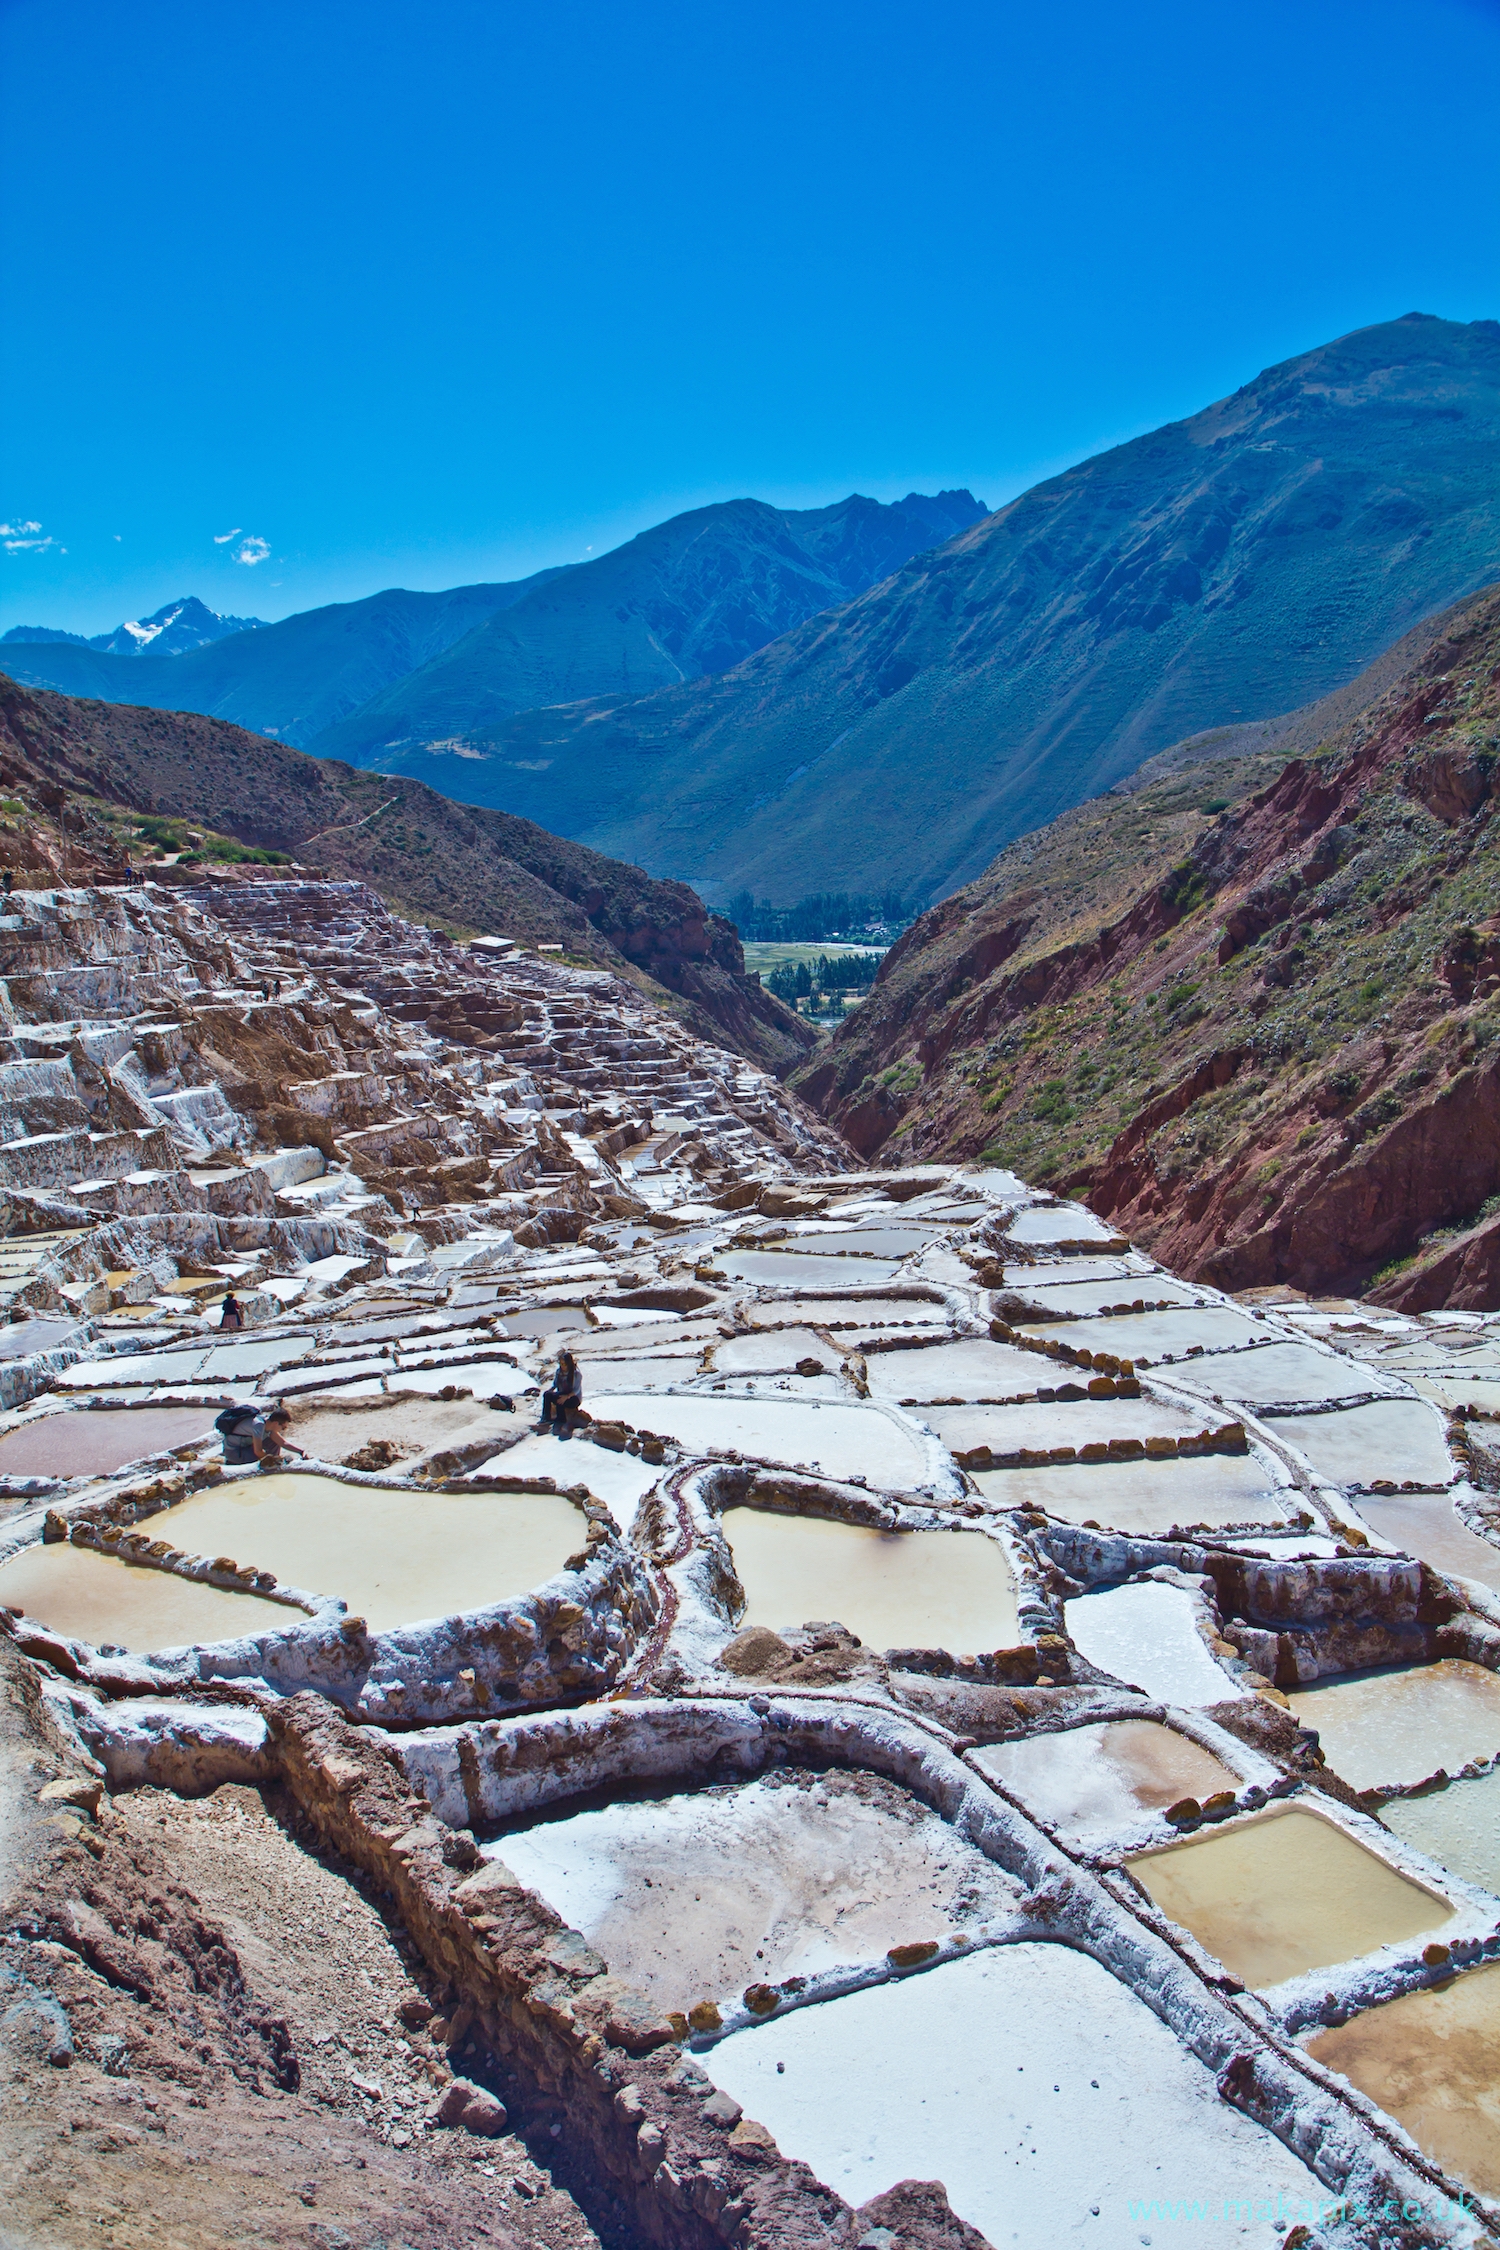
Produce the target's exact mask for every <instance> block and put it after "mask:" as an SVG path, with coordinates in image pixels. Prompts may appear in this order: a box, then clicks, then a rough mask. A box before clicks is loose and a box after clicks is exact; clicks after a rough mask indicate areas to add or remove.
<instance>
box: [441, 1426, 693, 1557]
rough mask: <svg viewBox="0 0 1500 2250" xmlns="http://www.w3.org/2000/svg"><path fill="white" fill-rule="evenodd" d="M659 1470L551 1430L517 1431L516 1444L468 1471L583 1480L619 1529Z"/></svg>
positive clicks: (628, 1521) (631, 1518)
mask: <svg viewBox="0 0 1500 2250" xmlns="http://www.w3.org/2000/svg"><path fill="white" fill-rule="evenodd" d="M661 1473H662V1471H661V1469H660V1467H659V1466H658V1467H656V1468H653V1467H652V1465H651V1463H650V1462H649V1461H643V1460H642V1459H641V1457H640V1455H639V1454H638V1453H616V1452H614V1451H613V1450H612V1449H611V1448H610V1447H609V1446H607V1445H591V1444H590V1443H589V1442H588V1440H587V1439H586V1438H555V1437H551V1436H546V1437H537V1436H530V1437H523V1438H522V1439H521V1441H520V1443H519V1445H513V1446H511V1448H510V1449H509V1451H508V1452H505V1453H497V1454H496V1456H495V1458H494V1459H493V1460H492V1461H486V1462H485V1463H484V1464H483V1466H482V1467H481V1468H479V1469H477V1470H476V1471H475V1472H474V1474H475V1475H476V1476H491V1477H499V1476H504V1477H511V1476H515V1477H544V1476H545V1477H551V1478H553V1479H554V1481H555V1482H556V1483H558V1484H586V1485H587V1486H588V1488H589V1490H590V1492H592V1494H593V1495H594V1498H595V1499H596V1500H602V1501H603V1502H604V1505H605V1507H606V1508H608V1510H609V1512H610V1514H611V1515H612V1516H613V1517H614V1519H615V1522H616V1523H617V1524H619V1526H620V1528H621V1529H622V1530H625V1529H628V1527H629V1525H630V1524H631V1523H632V1522H633V1521H634V1520H635V1511H636V1506H637V1503H638V1502H639V1500H640V1498H641V1495H642V1494H643V1493H646V1492H649V1491H650V1490H651V1487H652V1485H653V1484H655V1482H656V1480H657V1478H658V1477H659V1476H660V1475H661ZM574 1521H575V1523H576V1521H577V1519H576V1517H575V1519H574ZM574 1544H575V1545H576V1544H577V1535H576V1533H575V1536H574Z"/></svg>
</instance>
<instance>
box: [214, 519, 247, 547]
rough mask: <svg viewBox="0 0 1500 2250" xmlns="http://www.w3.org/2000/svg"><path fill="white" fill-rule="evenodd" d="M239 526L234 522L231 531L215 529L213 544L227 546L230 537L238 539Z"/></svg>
mask: <svg viewBox="0 0 1500 2250" xmlns="http://www.w3.org/2000/svg"><path fill="white" fill-rule="evenodd" d="M241 528H242V527H241V526H240V525H239V524H236V525H235V527H234V529H233V531H216V532H215V533H214V545H215V546H216V547H227V546H228V545H229V542H230V540H231V539H238V537H239V535H240V531H241Z"/></svg>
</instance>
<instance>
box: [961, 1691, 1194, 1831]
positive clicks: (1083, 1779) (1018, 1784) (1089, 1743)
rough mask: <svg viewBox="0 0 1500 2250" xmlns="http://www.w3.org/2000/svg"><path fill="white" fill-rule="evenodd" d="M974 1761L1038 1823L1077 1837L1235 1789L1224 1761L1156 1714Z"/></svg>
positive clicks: (980, 1754) (994, 1751)
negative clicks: (1184, 1799)
mask: <svg viewBox="0 0 1500 2250" xmlns="http://www.w3.org/2000/svg"><path fill="white" fill-rule="evenodd" d="M973 1762H974V1764H975V1765H977V1766H980V1767H982V1768H983V1769H984V1771H985V1772H986V1773H989V1774H993V1775H994V1777H995V1779H996V1780H997V1781H1000V1782H1003V1783H1004V1784H1005V1786H1006V1788H1008V1789H1013V1790H1014V1791H1015V1793H1016V1795H1017V1796H1018V1797H1019V1798H1020V1799H1021V1800H1022V1802H1023V1803H1024V1804H1026V1805H1027V1806H1029V1807H1030V1809H1031V1810H1032V1811H1033V1812H1035V1813H1037V1814H1038V1815H1039V1816H1040V1817H1041V1818H1042V1819H1043V1820H1047V1821H1051V1822H1052V1823H1053V1824H1054V1826H1056V1827H1059V1828H1063V1829H1066V1830H1067V1831H1069V1832H1070V1833H1071V1834H1072V1835H1075V1836H1078V1837H1083V1838H1094V1837H1100V1836H1113V1835H1117V1834H1118V1833H1119V1832H1120V1831H1121V1830H1122V1829H1128V1828H1133V1827H1135V1826H1136V1825H1137V1823H1138V1822H1139V1821H1140V1820H1141V1819H1142V1818H1143V1817H1145V1816H1146V1815H1147V1814H1149V1813H1154V1812H1161V1811H1164V1810H1165V1808H1166V1807H1167V1806H1168V1805H1172V1804H1176V1803H1177V1801H1178V1799H1179V1798H1181V1797H1196V1798H1198V1800H1199V1801H1200V1803H1201V1801H1202V1800H1203V1799H1204V1798H1205V1797H1211V1796H1213V1795H1214V1794H1215V1793H1216V1792H1217V1791H1218V1790H1221V1789H1237V1788H1238V1787H1239V1780H1238V1777H1237V1776H1236V1775H1235V1774H1233V1773H1231V1772H1230V1770H1229V1768H1228V1766H1226V1765H1224V1764H1223V1763H1222V1761H1221V1760H1220V1759H1218V1758H1216V1757H1214V1756H1213V1754H1212V1752H1211V1751H1208V1750H1204V1749H1203V1748H1201V1747H1200V1745H1199V1744H1198V1743H1196V1742H1190V1741H1189V1740H1188V1738H1187V1736H1186V1735H1183V1734H1177V1733H1175V1732H1174V1731H1173V1729H1172V1728H1171V1727H1164V1726H1162V1725H1161V1724H1160V1722H1159V1721H1158V1720H1155V1719H1112V1720H1110V1721H1109V1722H1108V1723H1107V1724H1105V1725H1103V1726H1087V1727H1069V1728H1068V1729H1067V1730H1066V1732H1065V1733H1062V1734H1038V1735H1032V1736H1030V1737H1028V1738H1027V1739H1025V1740H1023V1741H1019V1742H997V1743H994V1744H992V1745H991V1746H990V1747H989V1748H988V1749H984V1750H976V1751H975V1752H974V1753H973Z"/></svg>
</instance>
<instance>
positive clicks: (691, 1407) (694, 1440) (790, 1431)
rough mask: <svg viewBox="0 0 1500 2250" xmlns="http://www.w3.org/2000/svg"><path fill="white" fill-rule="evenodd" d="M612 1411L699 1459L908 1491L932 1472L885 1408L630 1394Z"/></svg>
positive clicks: (725, 1395) (617, 1399)
mask: <svg viewBox="0 0 1500 2250" xmlns="http://www.w3.org/2000/svg"><path fill="white" fill-rule="evenodd" d="M610 1411H611V1413H613V1414H618V1415H619V1416H620V1417H621V1419H622V1420H624V1421H626V1422H631V1423H634V1424H635V1426H636V1427H637V1428H641V1427H644V1428H646V1429H648V1430H655V1431H657V1432H658V1434H659V1435H660V1436H662V1437H672V1438H675V1439H676V1440H677V1442H678V1443H679V1444H680V1445H682V1446H685V1447H686V1448H687V1449H688V1450H689V1451H690V1452H693V1453H707V1452H708V1451H710V1450H711V1449H717V1450H719V1451H724V1452H727V1451H733V1452H736V1453H741V1454H744V1455H747V1456H748V1457H749V1458H750V1459H751V1460H757V1461H774V1462H778V1463H785V1464H786V1465H787V1466H788V1467H793V1468H795V1467H797V1466H798V1465H803V1466H806V1467H807V1468H809V1469H819V1470H821V1471H822V1473H823V1475H824V1476H828V1477H834V1478H840V1477H850V1476H863V1477H866V1478H868V1480H869V1482H870V1483H871V1485H876V1486H880V1487H882V1488H883V1489H886V1490H890V1491H897V1492H900V1491H909V1490H911V1489H912V1488H913V1487H914V1486H916V1485H918V1484H920V1483H922V1481H923V1479H924V1478H925V1476H926V1474H927V1468H926V1458H925V1456H924V1454H923V1451H922V1448H921V1445H920V1444H919V1442H918V1440H917V1438H916V1437H915V1435H913V1434H912V1433H911V1432H909V1431H908V1430H907V1429H905V1428H904V1427H903V1426H902V1425H901V1424H900V1423H899V1422H898V1421H896V1420H895V1419H894V1417H892V1416H890V1415H887V1414H883V1413H882V1412H881V1411H880V1409H879V1408H878V1407H875V1406H863V1405H858V1404H856V1403H854V1402H852V1401H851V1402H850V1403H849V1404H848V1405H842V1404H837V1403H835V1402H832V1401H830V1402H829V1403H828V1404H827V1405H813V1404H810V1403H808V1402H806V1401H804V1400H801V1399H783V1398H745V1397H741V1396H739V1395H737V1394H736V1393H734V1392H732V1391H723V1392H702V1393H697V1394H695V1395H693V1396H691V1397H683V1396H682V1395H680V1394H679V1395H677V1396H653V1395H651V1394H650V1393H643V1394H642V1395H640V1396H634V1397H633V1396H632V1395H631V1394H630V1393H629V1392H625V1393H623V1394H620V1395H617V1396H612V1397H611V1399H610Z"/></svg>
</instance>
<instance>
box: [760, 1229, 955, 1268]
mask: <svg viewBox="0 0 1500 2250" xmlns="http://www.w3.org/2000/svg"><path fill="white" fill-rule="evenodd" d="M944 1232H945V1230H944V1229H943V1228H942V1227H937V1226H928V1227H839V1228H837V1229H830V1230H829V1231H828V1232H827V1233H825V1232H823V1231H822V1230H821V1229H818V1230H816V1231H814V1230H813V1229H811V1228H809V1229H808V1230H807V1231H806V1232H805V1233H798V1234H794V1235H789V1236H788V1237H787V1240H788V1242H789V1243H790V1244H791V1245H792V1247H793V1248H795V1249H796V1250H798V1251H800V1252H802V1253H804V1254H805V1255H806V1256H808V1257H814V1258H837V1257H844V1256H848V1257H855V1258H869V1257H875V1258H895V1259H896V1260H897V1261H898V1262H899V1261H901V1260H904V1259H906V1258H910V1257H912V1256H914V1255H915V1253H916V1252H917V1251H918V1250H925V1249H926V1248H927V1246H928V1244H929V1243H932V1242H940V1241H941V1240H942V1237H943V1234H944Z"/></svg>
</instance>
